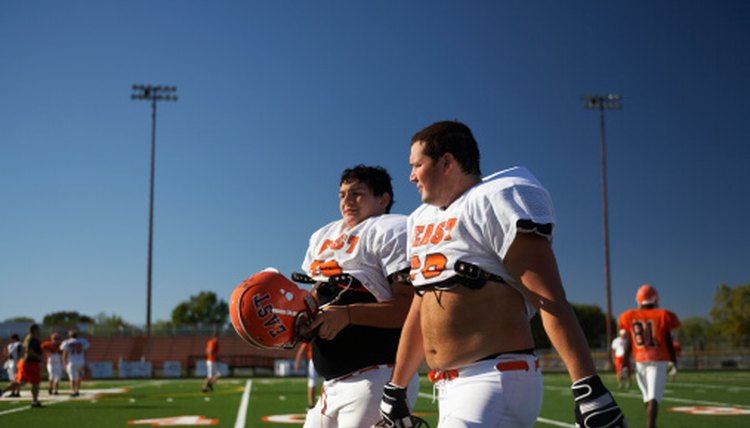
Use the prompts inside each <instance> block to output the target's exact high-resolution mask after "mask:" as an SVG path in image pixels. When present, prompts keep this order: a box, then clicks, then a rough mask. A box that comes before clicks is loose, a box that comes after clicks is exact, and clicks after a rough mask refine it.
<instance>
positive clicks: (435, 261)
mask: <svg viewBox="0 0 750 428" xmlns="http://www.w3.org/2000/svg"><path fill="white" fill-rule="evenodd" d="M446 264H448V258H447V257H445V256H444V255H443V254H442V253H430V254H427V255H426V256H425V258H424V263H423V264H422V263H420V260H419V256H412V257H411V274H410V275H409V276H410V278H411V280H412V281H413V280H414V277H415V276H416V275H417V272H419V273H421V274H422V278H424V279H430V278H435V277H436V276H438V275H440V274H441V273H443V271H444V270H445V265H446Z"/></svg>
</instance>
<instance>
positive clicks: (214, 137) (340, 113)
mask: <svg viewBox="0 0 750 428" xmlns="http://www.w3.org/2000/svg"><path fill="white" fill-rule="evenodd" d="M748 22H750V4H748V3H747V2H746V1H743V0H735V1H731V0H727V1H721V2H710V1H689V0H680V1H660V2H647V1H628V2H601V1H580V2H559V1H552V0H548V1H502V2H501V1H472V2H466V1H408V2H404V1H379V2H363V1H359V2H352V1H343V0H336V1H333V0H327V1H326V0H324V1H315V2H309V1H308V2H302V1H285V2H255V1H190V0H180V1H145V0H135V1H128V2H122V1H119V2H118V1H101V0H100V1H93V0H91V1H80V0H79V1H66V2H58V1H50V0H45V1H34V2H20V1H8V0H5V1H1V2H0V52H1V53H2V55H0V201H1V202H0V207H1V208H0V289H1V290H2V296H3V301H2V304H0V321H2V320H4V319H6V318H9V317H14V316H29V317H32V318H35V319H36V320H38V321H41V319H42V317H43V316H44V315H45V314H48V313H51V312H55V311H67V310H76V311H78V312H80V313H83V314H86V315H90V316H95V315H97V314H99V313H105V314H107V315H111V314H116V315H119V316H121V317H123V318H124V319H125V320H127V321H129V322H131V323H134V324H137V325H143V324H145V318H146V315H145V314H146V309H145V306H146V303H145V302H146V265H147V243H148V240H147V226H148V181H149V153H150V152H149V149H150V138H151V137H150V135H151V134H150V132H151V117H150V106H149V104H148V103H147V102H144V101H132V100H131V99H130V94H131V92H132V91H131V89H130V88H131V85H132V84H135V83H143V84H167V85H175V86H177V88H178V91H177V93H178V96H179V101H178V102H170V103H160V104H159V106H158V111H157V138H156V140H157V147H156V191H155V198H156V201H155V209H154V216H155V217H154V258H153V263H154V273H153V311H152V320H154V321H156V320H166V319H169V317H170V314H171V311H172V309H173V308H174V307H175V306H176V305H177V304H178V303H180V302H182V301H185V300H187V299H188V298H189V296H191V295H194V294H197V293H199V292H200V291H203V290H211V291H214V292H216V293H217V294H219V295H220V296H221V297H223V298H224V299H225V300H227V301H228V300H229V296H230V294H231V291H232V289H233V288H234V287H235V285H237V284H238V283H239V282H240V281H241V280H242V279H244V278H245V277H247V276H248V275H250V274H252V273H253V272H256V271H258V270H260V269H262V268H264V267H266V266H276V267H277V268H279V269H280V270H281V271H282V272H284V273H290V272H292V271H299V270H300V267H299V265H300V263H301V261H302V258H303V255H304V251H305V249H306V245H307V240H308V237H309V235H310V234H311V233H312V232H313V231H314V230H315V229H317V228H318V227H320V226H322V225H323V224H325V223H326V222H328V221H330V220H332V219H335V218H337V217H338V216H339V213H338V207H337V190H338V179H339V175H340V172H341V171H342V169H344V168H346V167H349V166H352V165H355V164H358V163H365V164H372V165H382V166H384V167H386V168H388V169H389V171H390V172H391V174H392V176H393V179H394V186H395V193H396V194H395V199H396V204H395V206H394V212H400V213H409V212H411V211H412V210H413V209H415V208H416V207H417V205H418V203H419V197H418V194H417V191H416V188H415V187H414V185H413V184H411V183H409V182H408V174H409V165H408V151H409V139H410V137H411V135H412V134H413V133H414V132H416V131H417V130H419V129H421V128H422V127H424V126H426V125H428V124H430V123H432V122H434V121H437V120H442V119H459V120H462V121H464V122H465V123H467V124H468V125H469V126H470V127H471V128H472V129H473V130H474V132H475V136H476V137H477V139H478V141H479V144H480V149H481V150H482V168H483V172H484V173H485V174H489V173H492V172H494V171H497V170H500V169H504V168H507V167H510V166H513V165H524V166H526V167H528V168H530V169H531V170H532V171H533V172H534V173H535V174H536V175H537V176H538V177H539V179H540V180H542V182H543V183H544V184H545V185H546V186H547V187H548V189H549V190H550V192H551V193H552V197H553V199H554V201H555V204H556V209H557V213H558V219H559V223H558V226H557V229H556V237H555V241H554V246H555V250H556V253H557V256H558V262H559V264H560V269H561V273H562V275H563V280H564V282H565V285H566V289H567V293H568V298H569V300H570V301H572V302H574V303H588V304H597V305H599V306H601V307H602V308H604V305H605V293H604V261H603V232H602V205H601V171H600V164H599V161H600V154H599V122H598V113H597V112H595V111H590V110H585V109H584V108H583V103H582V101H581V100H580V96H581V95H584V94H590V93H609V92H614V93H619V94H622V95H623V109H622V110H620V111H612V112H608V113H607V116H606V136H607V152H608V153H607V155H608V158H607V159H608V191H609V222H610V254H611V272H612V308H613V314H614V315H615V316H616V315H618V314H619V313H620V312H622V311H623V310H625V309H627V308H628V307H631V306H632V305H633V304H634V301H633V296H634V294H635V291H636V289H637V288H638V286H639V285H640V284H642V283H645V282H648V283H650V284H652V285H654V286H655V287H657V289H658V290H659V291H660V293H661V302H662V305H663V306H664V307H668V308H671V309H673V310H674V311H675V312H676V313H677V314H678V315H680V316H681V317H687V316H704V317H707V316H708V314H709V311H710V308H711V306H712V303H713V292H714V290H715V289H716V287H717V286H719V285H720V284H724V283H725V284H728V285H730V286H736V285H739V284H747V283H750V262H749V261H750V248H749V247H748V242H750V228H749V227H747V225H746V224H745V223H746V222H747V221H748V219H750V197H749V196H748V195H750V192H749V191H748V187H750V173H749V172H748V165H747V164H748V161H750V144H748V143H750V141H748V140H749V139H748V135H750V120H749V119H748V118H749V117H750V115H749V113H750V104H748V100H749V99H750V79H748V77H747V76H750V50H748V46H750V25H748ZM29 295H32V296H33V298H32V299H29V298H28V296H29Z"/></svg>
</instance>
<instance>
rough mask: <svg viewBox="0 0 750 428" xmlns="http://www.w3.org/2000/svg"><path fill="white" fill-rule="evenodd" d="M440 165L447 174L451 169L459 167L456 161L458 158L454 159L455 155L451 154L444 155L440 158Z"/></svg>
mask: <svg viewBox="0 0 750 428" xmlns="http://www.w3.org/2000/svg"><path fill="white" fill-rule="evenodd" d="M439 165H440V168H441V169H442V170H443V172H447V171H448V170H450V169H451V168H456V167H458V166H459V165H458V161H456V158H455V157H453V154H451V153H445V154H443V156H441V157H440V160H439Z"/></svg>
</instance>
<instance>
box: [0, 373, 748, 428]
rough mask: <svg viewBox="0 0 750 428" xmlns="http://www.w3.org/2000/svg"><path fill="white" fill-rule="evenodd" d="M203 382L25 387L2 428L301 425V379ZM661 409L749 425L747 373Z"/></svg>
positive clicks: (717, 377)
mask: <svg viewBox="0 0 750 428" xmlns="http://www.w3.org/2000/svg"><path fill="white" fill-rule="evenodd" d="M605 377H606V379H605V380H606V381H607V383H608V386H609V387H610V388H613V391H614V394H615V398H616V399H617V401H618V403H620V405H621V407H622V408H623V410H624V411H625V414H626V415H627V417H628V421H629V423H630V426H631V427H641V426H644V417H643V403H642V400H641V397H640V392H639V391H638V388H637V386H635V385H634V386H633V387H632V388H631V389H630V390H627V391H624V390H617V389H616V385H615V384H614V381H613V379H612V377H613V376H612V375H605ZM544 382H545V391H544V405H543V407H542V412H541V415H540V419H539V420H538V423H537V424H536V426H537V427H552V426H563V427H564V426H572V422H573V418H572V402H573V399H572V396H571V394H570V390H569V382H568V379H567V377H566V376H565V375H561V374H547V375H545V377H544ZM201 384H202V381H201V380H199V379H190V380H137V381H136V380H128V381H88V382H85V383H84V393H83V395H82V396H81V397H78V398H70V397H69V396H68V394H67V391H62V393H63V394H62V395H60V396H58V397H57V398H56V399H52V398H50V397H49V396H48V395H47V392H46V389H44V390H43V391H42V392H41V398H42V401H43V403H44V404H45V407H44V408H42V409H31V408H30V406H29V396H30V393H29V389H28V387H27V388H25V389H24V391H23V396H22V397H21V399H17V398H14V399H11V398H7V397H6V398H2V399H0V427H16V426H26V427H41V426H51V427H75V428H81V427H123V426H189V425H213V426H217V427H239V426H245V427H283V426H300V425H301V421H302V418H303V417H304V415H303V413H304V410H305V379H302V378H252V379H241V378H225V379H221V380H220V381H219V383H218V384H217V385H216V390H215V391H214V392H213V393H209V394H204V393H202V392H201V390H200V389H201ZM43 386H44V385H43ZM420 390H421V391H420V398H419V400H418V402H417V407H416V409H415V411H416V412H418V413H419V414H421V415H422V416H423V417H424V418H425V419H426V420H427V421H428V422H429V423H430V426H432V427H433V428H434V427H435V426H436V425H437V404H436V403H432V400H431V397H432V385H431V384H430V383H429V382H428V381H427V380H425V379H423V380H422V382H421V386H420ZM243 397H244V399H243ZM675 407H683V408H685V407H690V408H695V407H698V408H700V407H703V408H706V407H713V408H723V409H724V410H719V411H720V412H722V413H741V412H746V413H747V414H722V415H717V414H690V413H684V412H678V411H674V410H670V409H672V408H675ZM728 408H735V409H736V410H734V411H730V410H728ZM660 410H661V411H660V414H659V425H660V426H663V427H711V428H739V427H747V426H750V372H684V373H680V374H679V377H678V380H677V381H676V382H670V383H669V384H668V385H667V391H666V394H665V399H664V401H663V402H662V404H661V409H660ZM714 412H716V410H714ZM243 419H244V421H245V423H244V425H243V424H242V423H241V422H242V420H243Z"/></svg>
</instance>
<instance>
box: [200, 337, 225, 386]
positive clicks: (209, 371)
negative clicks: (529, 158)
mask: <svg viewBox="0 0 750 428" xmlns="http://www.w3.org/2000/svg"><path fill="white" fill-rule="evenodd" d="M219 377H221V371H220V370H219V335H218V334H217V333H214V334H213V335H212V336H211V338H210V339H208V342H206V380H204V381H203V389H202V391H203V392H209V391H213V390H214V384H215V383H216V381H217V380H219Z"/></svg>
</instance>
